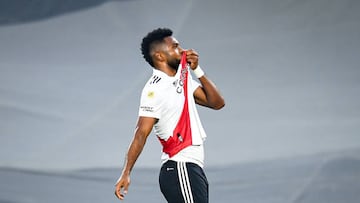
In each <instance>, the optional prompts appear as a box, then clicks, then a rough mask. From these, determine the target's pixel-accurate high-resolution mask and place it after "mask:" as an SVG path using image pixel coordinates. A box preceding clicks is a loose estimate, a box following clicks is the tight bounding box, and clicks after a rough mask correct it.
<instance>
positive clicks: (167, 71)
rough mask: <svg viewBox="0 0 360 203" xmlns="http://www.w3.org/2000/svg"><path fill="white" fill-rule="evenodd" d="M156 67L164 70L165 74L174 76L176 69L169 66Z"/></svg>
mask: <svg viewBox="0 0 360 203" xmlns="http://www.w3.org/2000/svg"><path fill="white" fill-rule="evenodd" d="M156 69H157V70H159V71H162V72H164V73H165V74H166V75H168V76H170V77H174V76H175V75H176V70H174V69H173V68H171V67H169V66H161V67H157V68H156Z"/></svg>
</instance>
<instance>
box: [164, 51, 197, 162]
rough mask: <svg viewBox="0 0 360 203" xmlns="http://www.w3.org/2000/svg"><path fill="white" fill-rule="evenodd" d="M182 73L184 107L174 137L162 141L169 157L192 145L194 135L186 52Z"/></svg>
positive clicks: (184, 53) (182, 61)
mask: <svg viewBox="0 0 360 203" xmlns="http://www.w3.org/2000/svg"><path fill="white" fill-rule="evenodd" d="M180 64H181V73H180V81H179V82H182V84H183V89H184V91H183V93H184V97H185V101H184V107H183V110H182V113H181V116H180V119H179V121H178V123H177V125H176V127H175V129H174V131H173V135H172V136H171V137H169V139H168V140H166V141H165V140H160V142H161V144H162V145H163V151H164V152H165V153H167V154H168V155H169V157H172V156H174V155H175V154H177V153H178V152H179V151H181V150H182V149H184V148H185V147H187V146H190V145H192V135H191V126H190V115H189V105H188V68H187V62H186V52H185V51H184V52H183V54H182V57H181V62H180Z"/></svg>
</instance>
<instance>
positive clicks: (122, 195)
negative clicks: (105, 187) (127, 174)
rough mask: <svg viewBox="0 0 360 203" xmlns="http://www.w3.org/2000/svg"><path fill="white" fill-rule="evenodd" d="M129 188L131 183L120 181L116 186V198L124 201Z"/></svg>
mask: <svg viewBox="0 0 360 203" xmlns="http://www.w3.org/2000/svg"><path fill="white" fill-rule="evenodd" d="M128 188H129V183H126V182H123V181H119V182H118V183H117V184H116V186H115V196H116V197H117V198H118V199H120V200H124V198H125V195H126V194H127V193H128ZM121 190H123V193H122V192H121Z"/></svg>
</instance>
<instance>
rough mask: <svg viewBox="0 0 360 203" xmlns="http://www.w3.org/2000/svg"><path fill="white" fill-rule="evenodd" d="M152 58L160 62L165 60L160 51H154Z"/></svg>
mask: <svg viewBox="0 0 360 203" xmlns="http://www.w3.org/2000/svg"><path fill="white" fill-rule="evenodd" d="M154 58H155V60H157V61H160V62H163V61H165V56H164V54H163V53H161V52H160V51H157V52H155V54H154Z"/></svg>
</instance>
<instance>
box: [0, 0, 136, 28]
mask: <svg viewBox="0 0 360 203" xmlns="http://www.w3.org/2000/svg"><path fill="white" fill-rule="evenodd" d="M110 1H135V0H76V1H74V0H1V1H0V26H4V25H15V24H23V23H28V22H33V21H40V20H44V19H46V18H50V17H55V16H59V15H63V14H66V13H70V12H75V11H79V10H84V9H89V8H91V7H95V6H99V5H101V4H104V3H106V2H110Z"/></svg>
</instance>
